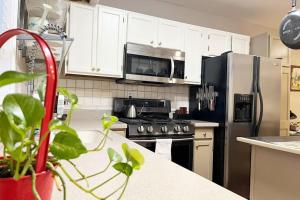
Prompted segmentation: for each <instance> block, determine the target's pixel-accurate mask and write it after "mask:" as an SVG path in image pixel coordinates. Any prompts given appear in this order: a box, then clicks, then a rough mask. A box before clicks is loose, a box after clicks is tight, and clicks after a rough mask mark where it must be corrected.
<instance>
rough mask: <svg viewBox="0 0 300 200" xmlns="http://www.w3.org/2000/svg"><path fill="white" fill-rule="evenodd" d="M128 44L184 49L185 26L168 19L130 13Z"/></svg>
mask: <svg viewBox="0 0 300 200" xmlns="http://www.w3.org/2000/svg"><path fill="white" fill-rule="evenodd" d="M127 42H132V43H137V44H145V45H151V46H154V47H163V48H170V49H178V50H183V49H184V25H183V24H182V23H180V22H175V21H171V20H167V19H160V18H157V17H152V16H148V15H143V14H139V13H134V12H129V13H128V26H127Z"/></svg>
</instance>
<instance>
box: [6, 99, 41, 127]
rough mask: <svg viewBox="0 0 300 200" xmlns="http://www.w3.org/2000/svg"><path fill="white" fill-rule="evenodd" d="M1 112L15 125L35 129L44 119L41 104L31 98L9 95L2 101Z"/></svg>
mask: <svg viewBox="0 0 300 200" xmlns="http://www.w3.org/2000/svg"><path fill="white" fill-rule="evenodd" d="M3 110H4V112H5V113H6V114H7V115H8V117H9V119H10V120H11V121H12V122H13V123H14V124H15V125H22V126H25V128H28V127H35V126H36V125H37V124H39V123H40V122H41V120H42V118H43V117H44V114H45V111H44V106H43V105H42V103H41V102H40V101H39V100H38V99H35V98H34V97H32V96H28V95H24V94H9V95H7V96H6V97H5V98H4V100H3Z"/></svg>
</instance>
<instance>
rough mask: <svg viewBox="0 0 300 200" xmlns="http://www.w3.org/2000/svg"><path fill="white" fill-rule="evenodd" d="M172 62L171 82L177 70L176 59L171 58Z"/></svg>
mask: <svg viewBox="0 0 300 200" xmlns="http://www.w3.org/2000/svg"><path fill="white" fill-rule="evenodd" d="M170 60H171V74H170V81H172V79H173V76H174V70H175V64H174V59H173V58H170Z"/></svg>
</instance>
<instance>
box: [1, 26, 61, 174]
mask: <svg viewBox="0 0 300 200" xmlns="http://www.w3.org/2000/svg"><path fill="white" fill-rule="evenodd" d="M21 34H26V35H30V36H32V37H33V38H34V39H35V40H36V42H37V43H38V44H39V46H40V48H41V50H42V53H43V55H44V58H45V63H46V71H47V85H46V94H45V109H46V110H45V116H44V118H43V121H42V125H41V131H40V139H41V138H42V137H43V136H44V135H45V134H46V133H47V132H48V130H49V129H48V125H49V122H50V120H51V119H52V115H53V111H54V105H55V103H54V102H55V97H56V85H57V65H56V62H55V58H54V56H53V54H52V52H51V50H50V47H49V46H48V44H47V42H46V41H45V40H44V39H43V38H42V37H41V36H39V35H38V34H36V33H33V32H30V31H27V30H24V29H11V30H8V31H6V32H4V33H2V34H1V35H0V48H1V47H2V46H3V44H4V43H5V42H6V41H7V40H9V39H10V38H12V37H14V36H17V35H21ZM49 139H50V134H48V136H47V137H46V139H45V140H44V141H43V142H42V145H41V147H40V149H39V151H38V154H37V163H36V171H37V172H38V173H39V172H42V171H44V170H46V162H47V157H48V147H49Z"/></svg>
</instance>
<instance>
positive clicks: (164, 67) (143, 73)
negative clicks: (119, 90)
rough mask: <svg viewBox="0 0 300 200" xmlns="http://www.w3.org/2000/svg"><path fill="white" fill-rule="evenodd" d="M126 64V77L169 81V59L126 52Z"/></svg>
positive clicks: (149, 80)
mask: <svg viewBox="0 0 300 200" xmlns="http://www.w3.org/2000/svg"><path fill="white" fill-rule="evenodd" d="M126 64H127V66H126V74H125V76H126V79H129V80H135V81H146V82H159V83H170V77H171V74H172V66H171V65H172V64H171V61H170V59H166V58H156V57H149V56H142V55H133V54H127V63H126ZM173 69H174V67H173Z"/></svg>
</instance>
